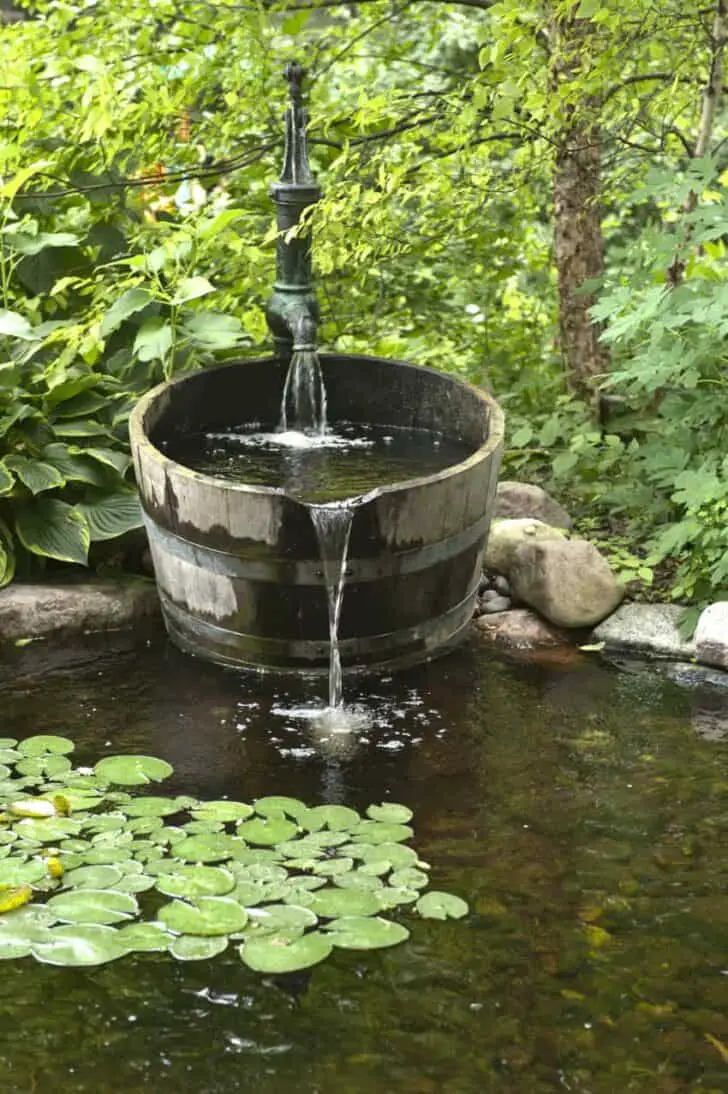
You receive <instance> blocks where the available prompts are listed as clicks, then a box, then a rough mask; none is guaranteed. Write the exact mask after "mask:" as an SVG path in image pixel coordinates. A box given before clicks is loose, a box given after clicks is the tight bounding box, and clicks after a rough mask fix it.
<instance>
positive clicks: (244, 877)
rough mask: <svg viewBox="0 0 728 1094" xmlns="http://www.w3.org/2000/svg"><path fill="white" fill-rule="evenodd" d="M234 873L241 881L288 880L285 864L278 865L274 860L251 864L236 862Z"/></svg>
mask: <svg viewBox="0 0 728 1094" xmlns="http://www.w3.org/2000/svg"><path fill="white" fill-rule="evenodd" d="M233 873H234V874H235V876H236V877H237V878H239V879H240V880H241V881H259V882H271V881H286V880H287V878H288V870H286V868H285V866H278V865H277V864H276V863H273V862H271V863H267V862H251V863H250V865H239V864H238V863H235V865H234V866H233Z"/></svg>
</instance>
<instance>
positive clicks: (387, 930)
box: [326, 916, 410, 950]
mask: <svg viewBox="0 0 728 1094" xmlns="http://www.w3.org/2000/svg"><path fill="white" fill-rule="evenodd" d="M326 932H327V936H328V937H329V938H330V939H331V941H332V942H333V943H334V945H335V946H339V947H340V948H341V949H345V950H380V949H383V948H384V947H385V946H396V945H397V944H398V943H400V942H405V941H406V940H407V939H408V938H409V935H410V933H409V931H408V930H407V928H406V927H403V926H402V924H401V923H392V921H391V920H389V919H382V918H380V917H379V916H375V917H371V916H364V917H362V916H345V917H343V918H342V919H335V920H334V921H333V922H332V923H329V924H327V926H326Z"/></svg>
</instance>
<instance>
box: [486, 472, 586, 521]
mask: <svg viewBox="0 0 728 1094" xmlns="http://www.w3.org/2000/svg"><path fill="white" fill-rule="evenodd" d="M495 517H496V518H497V519H504V520H505V519H519V518H522V517H531V518H532V519H533V520H540V521H542V522H543V523H544V524H550V525H551V526H552V527H553V528H566V529H567V530H568V529H569V528H571V525H572V520H571V517H570V516H569V514H568V513H567V512H566V510H565V509H564V507H563V505H559V503H558V502H557V501H556V499H555V498H552V497H551V495H550V494H547V493H546V491H545V490H542V489H541V487H540V486H533V485H532V484H531V483H528V482H512V481H510V480H509V479H505V480H504V481H503V482H499V483H498V489H497V491H496V495H495Z"/></svg>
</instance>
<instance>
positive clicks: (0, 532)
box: [0, 464, 15, 589]
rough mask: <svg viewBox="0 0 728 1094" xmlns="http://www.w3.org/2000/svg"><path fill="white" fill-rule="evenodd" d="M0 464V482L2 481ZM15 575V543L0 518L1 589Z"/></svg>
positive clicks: (0, 466) (0, 465)
mask: <svg viewBox="0 0 728 1094" xmlns="http://www.w3.org/2000/svg"><path fill="white" fill-rule="evenodd" d="M1 469H2V464H0V482H1V481H2V470H1ZM14 577H15V543H14V541H13V536H12V533H11V531H10V529H9V528H8V526H7V524H6V523H5V522H4V521H2V520H0V589H2V588H4V587H5V586H6V585H9V584H10V582H11V581H12V580H13V578H14Z"/></svg>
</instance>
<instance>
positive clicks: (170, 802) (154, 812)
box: [124, 794, 182, 817]
mask: <svg viewBox="0 0 728 1094" xmlns="http://www.w3.org/2000/svg"><path fill="white" fill-rule="evenodd" d="M181 809H182V806H180V805H179V804H178V799H177V798H162V797H156V796H154V795H151V794H150V795H149V797H146V798H137V800H136V801H131V802H129V803H128V804H127V805H125V806H124V812H125V813H126V815H127V817H170V816H171V815H172V814H173V813H179V812H180V810H181Z"/></svg>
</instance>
